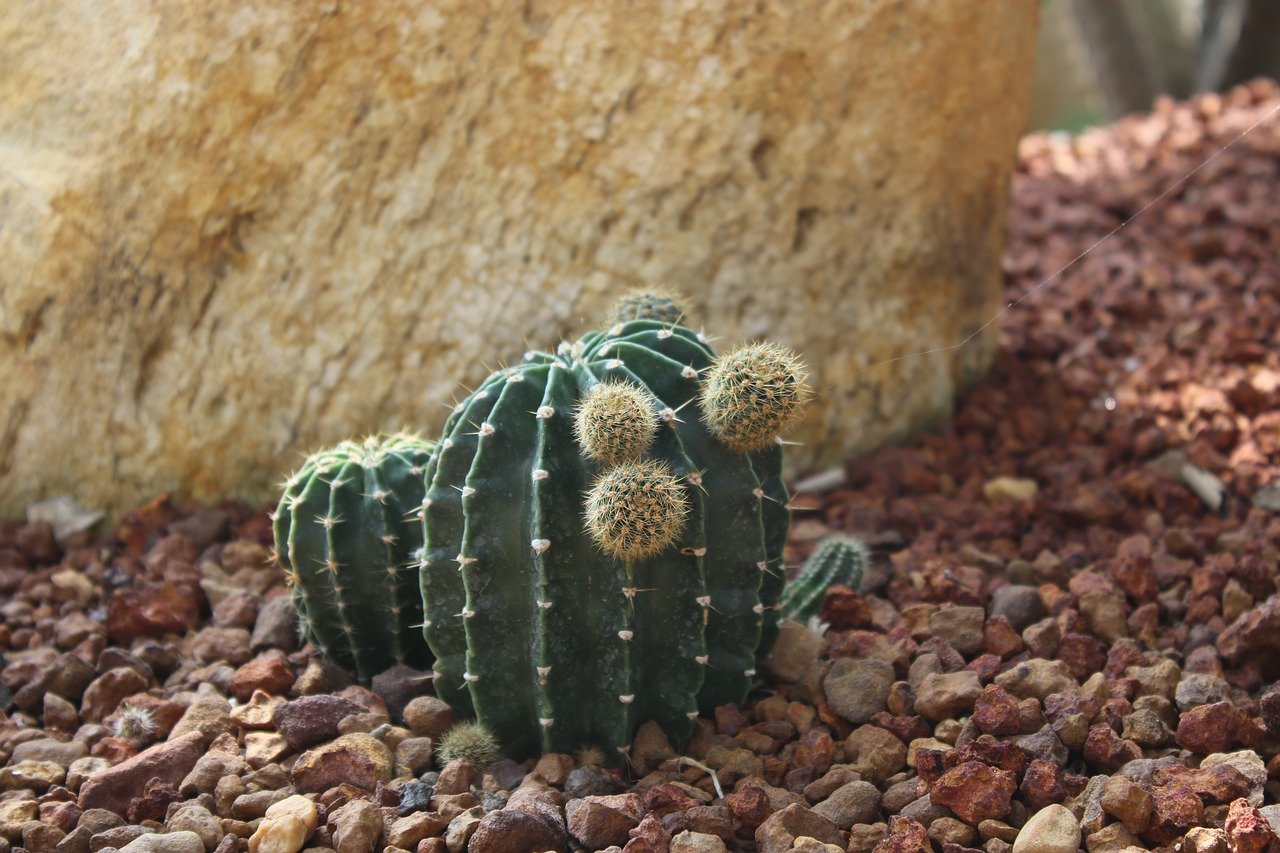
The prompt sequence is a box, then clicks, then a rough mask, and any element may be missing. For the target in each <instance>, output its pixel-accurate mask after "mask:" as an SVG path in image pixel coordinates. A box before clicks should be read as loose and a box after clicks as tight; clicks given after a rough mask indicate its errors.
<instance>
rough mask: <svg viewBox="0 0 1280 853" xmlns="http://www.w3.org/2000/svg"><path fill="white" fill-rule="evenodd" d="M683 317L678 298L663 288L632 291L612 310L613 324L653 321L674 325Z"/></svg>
mask: <svg viewBox="0 0 1280 853" xmlns="http://www.w3.org/2000/svg"><path fill="white" fill-rule="evenodd" d="M684 317H685V310H684V306H683V305H681V304H680V297H679V296H678V295H677V294H676V293H674V292H673V291H670V290H667V289H665V288H652V289H649V290H634V291H632V292H631V293H628V294H627V295H625V296H623V297H622V298H621V299H619V300H618V302H617V304H616V305H615V306H614V308H613V322H615V323H629V322H631V321H632V320H653V321H655V322H658V323H666V324H668V325H674V324H675V323H679V322H681V321H682V320H683V319H684Z"/></svg>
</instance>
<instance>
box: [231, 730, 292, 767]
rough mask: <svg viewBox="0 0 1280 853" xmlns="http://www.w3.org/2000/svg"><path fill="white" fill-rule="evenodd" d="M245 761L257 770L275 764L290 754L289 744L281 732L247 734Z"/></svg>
mask: <svg viewBox="0 0 1280 853" xmlns="http://www.w3.org/2000/svg"><path fill="white" fill-rule="evenodd" d="M241 739H242V740H243V741H244V760H245V763H247V764H248V765H249V766H250V767H253V768H255V769H257V768H260V767H265V766H267V765H268V764H275V763H276V762H277V761H279V760H280V759H282V758H284V757H285V756H286V755H287V754H288V753H289V744H288V743H286V742H285V739H284V737H283V736H282V735H281V734H280V733H279V732H245V733H244V736H243V737H242V738H241Z"/></svg>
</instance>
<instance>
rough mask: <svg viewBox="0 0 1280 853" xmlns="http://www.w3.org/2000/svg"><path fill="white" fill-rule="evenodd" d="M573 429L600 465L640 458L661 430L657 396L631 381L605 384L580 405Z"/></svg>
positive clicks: (580, 442) (583, 446)
mask: <svg viewBox="0 0 1280 853" xmlns="http://www.w3.org/2000/svg"><path fill="white" fill-rule="evenodd" d="M573 426H574V434H575V435H576V436H577V439H578V444H580V445H581V446H582V449H583V451H584V452H585V453H586V454H587V456H589V457H591V458H592V459H594V460H595V461H596V462H599V463H600V464H602V465H618V464H620V463H622V462H629V461H631V460H632V459H638V458H639V457H640V456H642V455H643V454H644V452H645V451H646V450H648V449H649V445H651V444H653V438H654V434H655V433H657V431H658V415H657V411H656V409H655V407H654V400H653V395H651V394H650V393H648V392H647V391H645V390H644V389H643V388H640V387H639V386H636V385H633V384H631V383H630V382H602V383H600V384H599V385H596V386H595V387H593V388H592V389H591V390H590V391H588V392H587V395H586V396H585V397H584V398H583V400H582V402H581V403H579V404H578V411H577V414H576V417H575V418H574V424H573Z"/></svg>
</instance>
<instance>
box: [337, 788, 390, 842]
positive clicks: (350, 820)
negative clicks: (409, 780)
mask: <svg viewBox="0 0 1280 853" xmlns="http://www.w3.org/2000/svg"><path fill="white" fill-rule="evenodd" d="M329 824H330V825H331V826H332V827H333V846H334V849H335V850H336V851H337V853H365V851H368V850H373V849H374V845H375V843H376V842H377V840H378V838H379V837H381V835H382V829H383V823H382V811H381V810H380V809H379V808H378V807H377V806H375V805H374V804H373V803H371V802H369V801H368V800H352V801H351V802H349V803H347V804H346V805H344V806H342V807H341V808H338V809H336V810H335V811H333V812H331V813H330V815H329Z"/></svg>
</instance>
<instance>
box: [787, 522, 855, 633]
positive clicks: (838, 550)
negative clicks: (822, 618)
mask: <svg viewBox="0 0 1280 853" xmlns="http://www.w3.org/2000/svg"><path fill="white" fill-rule="evenodd" d="M870 561H871V552H870V551H869V550H868V549H867V546H866V545H865V544H863V542H862V540H860V539H855V538H853V537H852V536H828V537H827V538H826V539H823V540H822V542H820V543H819V544H818V547H817V548H815V549H814V551H813V553H812V554H810V555H809V559H808V560H805V563H804V567H803V568H802V569H801V570H800V574H799V575H797V576H796V577H795V579H794V580H792V581H791V582H790V583H788V584H787V585H786V588H785V589H784V590H783V592H782V601H781V602H780V603H779V616H780V617H781V618H783V619H794V620H795V621H797V622H807V621H809V619H810V618H812V617H814V616H817V615H818V614H819V613H821V612H822V602H823V600H824V599H825V598H826V595H827V588H828V587H830V586H831V585H832V584H836V583H842V584H844V585H845V586H850V587H853V588H854V589H857V588H858V584H860V583H862V576H863V574H865V573H866V570H867V566H868V565H869V564H870Z"/></svg>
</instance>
